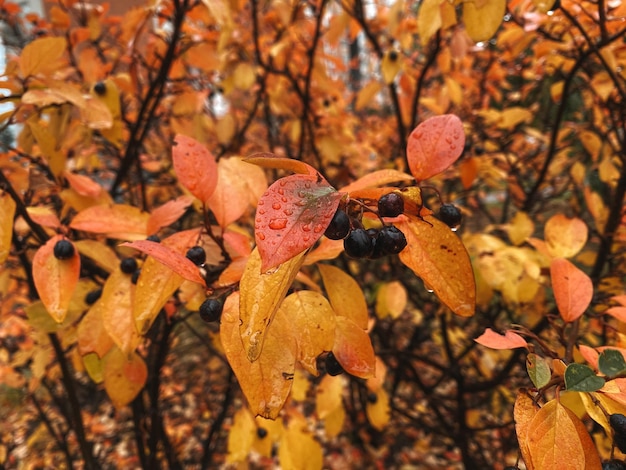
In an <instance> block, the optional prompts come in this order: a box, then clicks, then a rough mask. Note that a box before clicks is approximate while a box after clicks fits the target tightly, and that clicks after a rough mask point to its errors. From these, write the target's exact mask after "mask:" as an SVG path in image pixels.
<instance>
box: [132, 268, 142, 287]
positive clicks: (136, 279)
mask: <svg viewBox="0 0 626 470" xmlns="http://www.w3.org/2000/svg"><path fill="white" fill-rule="evenodd" d="M140 274H141V269H137V270H136V271H135V272H133V274H132V276H131V277H130V282H132V283H133V284H137V281H138V280H139V275H140Z"/></svg>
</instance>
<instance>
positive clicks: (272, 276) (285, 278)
mask: <svg viewBox="0 0 626 470" xmlns="http://www.w3.org/2000/svg"><path fill="white" fill-rule="evenodd" d="M303 260H304V253H301V254H299V255H296V256H295V257H293V258H291V259H290V260H289V261H287V262H286V263H283V264H281V265H280V266H279V267H278V268H277V269H275V270H272V271H269V272H261V255H260V253H259V250H258V248H255V249H254V251H253V252H252V253H251V254H250V257H249V258H248V262H247V263H246V268H245V271H244V273H243V276H242V278H241V282H240V283H239V289H240V291H241V305H240V311H239V317H240V319H241V326H240V327H239V331H240V337H241V341H242V342H243V348H244V350H245V351H246V354H247V357H248V360H250V361H256V360H257V359H258V358H259V356H260V355H261V350H262V348H263V341H264V337H265V333H266V329H267V326H268V325H269V324H270V322H271V321H272V318H273V317H274V315H275V314H276V311H277V310H278V308H279V307H280V303H281V302H282V301H283V299H284V298H285V295H287V290H289V287H290V286H291V283H292V282H293V280H294V279H295V277H296V274H298V270H299V269H300V266H301V265H302V262H303Z"/></svg>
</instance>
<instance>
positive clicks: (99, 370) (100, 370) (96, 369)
mask: <svg viewBox="0 0 626 470" xmlns="http://www.w3.org/2000/svg"><path fill="white" fill-rule="evenodd" d="M82 359H83V366H84V367H85V370H86V371H87V374H88V375H89V378H90V379H91V380H92V381H93V382H94V383H96V384H100V383H102V382H103V381H104V364H103V361H102V359H100V358H99V357H98V355H97V354H96V353H89V354H86V355H84V356H82Z"/></svg>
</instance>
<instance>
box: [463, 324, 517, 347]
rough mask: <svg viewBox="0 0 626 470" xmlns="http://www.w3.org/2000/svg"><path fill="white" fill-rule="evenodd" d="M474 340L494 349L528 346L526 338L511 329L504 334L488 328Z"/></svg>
mask: <svg viewBox="0 0 626 470" xmlns="http://www.w3.org/2000/svg"><path fill="white" fill-rule="evenodd" d="M474 341H476V342H477V343H478V344H482V345H483V346H487V347H488V348H492V349H514V348H525V347H526V346H528V343H527V342H526V340H525V339H524V338H522V337H521V336H520V335H518V334H517V333H515V332H513V331H511V330H507V331H506V332H505V333H504V335H500V334H498V333H496V332H495V331H493V330H492V329H491V328H487V329H486V330H485V332H484V333H483V334H482V335H480V336H479V337H478V338H476V339H475V340H474Z"/></svg>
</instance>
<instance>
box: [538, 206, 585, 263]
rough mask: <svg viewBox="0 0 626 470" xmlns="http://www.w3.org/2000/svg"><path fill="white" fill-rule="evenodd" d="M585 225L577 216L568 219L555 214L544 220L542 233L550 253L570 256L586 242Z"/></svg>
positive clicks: (565, 256)
mask: <svg viewBox="0 0 626 470" xmlns="http://www.w3.org/2000/svg"><path fill="white" fill-rule="evenodd" d="M587 233H588V229H587V225H586V224H585V223H584V222H583V221H582V220H581V219H579V218H577V217H574V218H572V219H569V218H567V217H565V216H564V215H562V214H557V215H554V216H552V217H550V219H548V221H547V222H546V226H545V228H544V235H545V239H546V245H547V247H548V250H549V251H550V254H551V255H552V256H554V257H557V258H571V257H572V256H574V255H576V254H577V253H578V252H580V250H582V248H583V247H584V246H585V243H587Z"/></svg>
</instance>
